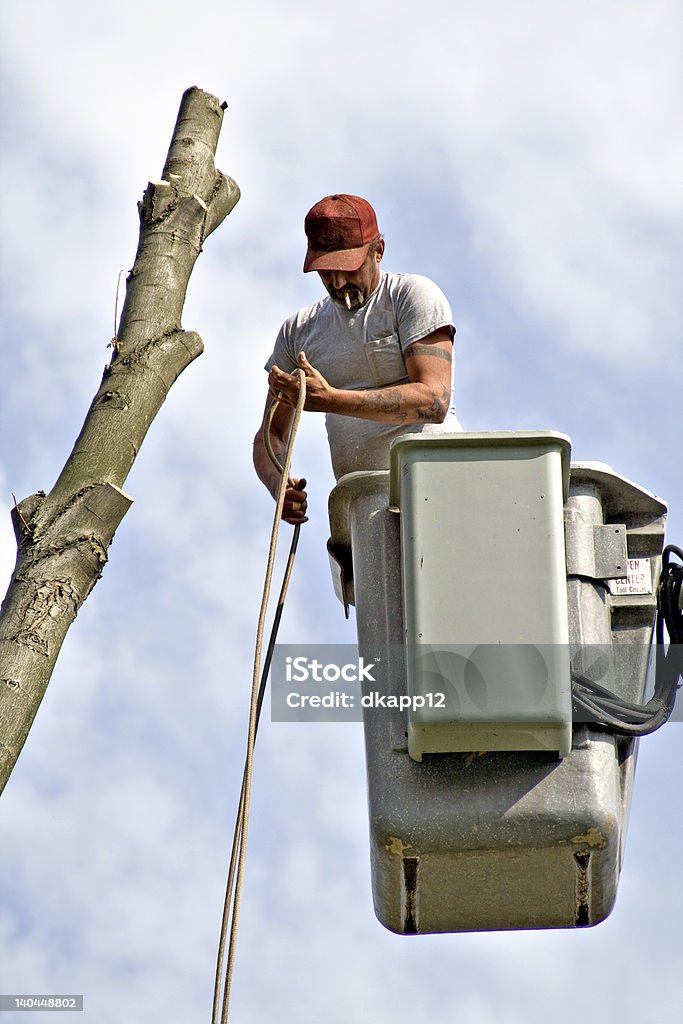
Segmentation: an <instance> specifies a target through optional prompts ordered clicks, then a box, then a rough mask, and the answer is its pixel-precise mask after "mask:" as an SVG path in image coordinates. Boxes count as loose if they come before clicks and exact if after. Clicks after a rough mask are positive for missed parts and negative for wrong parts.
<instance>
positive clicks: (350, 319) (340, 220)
mask: <svg viewBox="0 0 683 1024" xmlns="http://www.w3.org/2000/svg"><path fill="white" fill-rule="evenodd" d="M304 228H305V232H306V237H307V239H308V250H307V252H306V259H305V262H304V273H309V272H310V271H314V270H315V271H317V272H318V274H319V276H320V278H321V280H322V283H323V285H324V286H325V289H326V290H327V293H328V294H327V296H326V297H325V298H323V299H321V300H320V301H319V302H317V303H315V304H314V305H312V306H309V307H307V308H306V309H303V310H300V311H299V312H298V313H296V314H295V315H294V316H292V317H290V318H289V319H288V320H286V321H285V323H284V324H283V325H282V327H281V328H280V332H279V334H278V336H277V340H276V342H275V349H274V351H273V354H272V355H271V357H270V359H269V360H268V362H267V363H266V369H267V370H268V385H269V398H268V403H270V402H271V401H272V400H273V398H278V399H279V405H278V407H277V410H276V411H275V414H274V416H273V419H272V421H271V444H272V447H273V451H274V452H275V453H276V454H277V455H278V457H279V458H280V460H281V461H282V458H283V453H284V450H285V448H286V445H287V439H288V437H289V432H290V428H291V424H292V418H293V414H294V407H295V406H296V401H297V395H298V390H299V377H298V375H297V374H296V373H295V372H294V371H295V370H296V368H297V367H301V369H302V370H303V371H304V374H305V375H306V404H305V406H304V409H306V410H308V411H310V412H324V413H325V418H326V427H327V435H328V440H329V445H330V453H331V456H332V468H333V470H334V473H335V477H336V478H337V479H339V478H340V477H341V476H343V475H344V474H345V473H350V472H353V471H355V470H371V469H387V468H388V465H389V445H390V443H391V441H392V440H393V438H394V437H397V436H398V435H399V434H403V433H407V432H418V431H421V430H424V429H430V425H434V424H441V423H444V420H445V418H446V415H447V413H448V412H449V406H450V396H451V353H452V347H453V335H454V334H455V328H454V327H453V324H452V322H451V310H450V307H449V305H448V302H447V300H446V298H445V296H444V295H443V293H442V292H441V290H440V289H439V288H438V287H437V286H436V285H435V284H434V283H433V282H432V281H430V280H428V279H427V278H426V277H421V276H419V275H416V274H392V273H388V272H385V271H383V270H382V269H381V267H380V264H381V261H382V257H383V255H384V239H383V238H382V236H381V235H380V232H379V228H378V226H377V218H376V215H375V211H374V210H373V208H372V206H371V205H370V204H369V203H368V202H367V201H366V200H365V199H361V198H360V197H359V196H352V195H333V196H326V197H325V198H324V199H322V200H321V201H320V202H319V203H316V204H315V206H314V207H312V209H311V210H309V212H308V214H307V215H306V219H305V222H304ZM449 420H450V422H449V423H448V424H447V425H446V424H444V426H445V427H446V429H449V430H460V429H461V427H460V425H459V424H458V421H457V419H455V415H454V414H453V415H452V416H450V417H449ZM431 429H435V428H434V427H433V426H431ZM254 466H255V468H256V472H257V474H258V476H259V478H260V479H261V481H262V482H263V483H264V484H265V486H266V487H267V488H268V490H269V491H270V493H271V494H272V495H273V496H275V495H276V493H277V488H278V485H279V474H278V471H277V469H276V468H275V467H274V466H273V464H272V462H271V461H270V459H269V458H268V455H267V453H266V450H265V445H264V440H263V425H262V426H261V429H260V430H259V431H258V433H257V434H256V437H255V439H254ZM305 487H306V481H305V480H303V479H302V480H296V481H294V482H293V486H290V487H288V488H287V492H286V495H285V504H284V509H283V513H282V518H283V519H284V520H285V521H286V522H288V523H293V524H294V523H302V522H306V500H307V496H306V490H305Z"/></svg>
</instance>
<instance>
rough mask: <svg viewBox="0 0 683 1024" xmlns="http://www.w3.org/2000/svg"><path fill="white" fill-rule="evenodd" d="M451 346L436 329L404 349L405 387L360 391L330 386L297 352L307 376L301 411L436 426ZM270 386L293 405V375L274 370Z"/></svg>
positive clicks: (446, 390) (446, 394)
mask: <svg viewBox="0 0 683 1024" xmlns="http://www.w3.org/2000/svg"><path fill="white" fill-rule="evenodd" d="M452 347H453V346H452V332H451V329H450V328H449V327H442V328H439V330H437V331H434V332H433V333H432V334H429V335H427V337H425V338H421V339H420V340H419V341H416V342H413V344H412V345H409V346H408V347H407V348H406V350H405V353H404V356H405V361H406V369H407V371H408V376H409V378H410V381H409V383H406V384H392V385H390V386H389V387H384V388H373V389H369V390H363V391H360V390H358V391H350V390H346V389H344V388H333V387H332V386H331V385H330V384H328V382H327V381H326V380H325V378H324V377H323V376H322V374H320V373H318V371H317V370H316V369H315V367H313V366H311V364H310V363H309V362H308V360H307V359H306V357H305V355H304V354H303V353H301V355H300V356H299V365H300V366H301V367H302V369H303V370H304V372H305V374H306V404H305V406H304V408H305V409H306V410H308V411H309V412H332V413H338V414H339V415H342V416H355V417H357V418H359V419H367V420H375V421H377V422H380V423H397V424H401V423H420V422H425V423H441V422H442V421H443V420H444V418H445V416H446V413H447V412H448V406H449V402H450V393H451V352H452ZM269 383H270V390H271V394H276V393H278V392H281V393H282V394H283V395H284V399H285V401H286V402H288V403H289V405H295V404H296V398H297V393H298V387H299V384H298V379H297V378H296V377H294V376H292V375H291V374H287V373H284V372H283V371H282V370H280V369H278V367H275V366H274V367H273V369H272V370H271V371H270V376H269Z"/></svg>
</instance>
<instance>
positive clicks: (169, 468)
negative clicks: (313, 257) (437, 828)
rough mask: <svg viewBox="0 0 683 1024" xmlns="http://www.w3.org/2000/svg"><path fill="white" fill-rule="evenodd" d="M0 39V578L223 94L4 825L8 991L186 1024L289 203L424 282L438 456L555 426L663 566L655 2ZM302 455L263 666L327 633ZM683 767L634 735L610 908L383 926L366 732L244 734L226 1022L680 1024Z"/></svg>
mask: <svg viewBox="0 0 683 1024" xmlns="http://www.w3.org/2000/svg"><path fill="white" fill-rule="evenodd" d="M0 26H1V31H0V79H1V84H2V93H3V104H2V109H1V111H0V120H1V122H2V138H3V145H2V149H1V151H0V168H1V172H0V173H1V180H2V184H3V188H2V201H1V203H0V217H1V225H2V236H3V247H2V250H3V254H2V263H1V268H0V302H1V305H2V311H3V315H2V327H1V330H2V360H3V373H2V377H1V378H0V437H1V438H2V444H1V445H0V505H2V507H4V508H5V510H6V514H5V515H4V516H2V517H1V518H0V573H1V574H2V578H3V579H4V580H7V581H8V580H9V577H10V574H11V569H12V565H13V559H14V541H13V536H12V531H11V527H10V519H9V511H10V508H11V506H12V503H13V495H16V497H17V499H21V498H23V497H25V496H26V495H28V494H31V493H33V492H35V491H37V490H39V489H45V490H47V489H49V488H50V487H51V486H52V484H53V482H54V480H55V479H56V477H57V475H58V473H59V471H60V469H61V467H62V465H63V463H64V461H65V460H66V458H67V456H68V454H69V452H70V450H71V446H72V444H73V441H74V440H75V437H76V436H77V434H78V431H79V429H80V425H81V423H82V420H83V417H84V415H85V412H86V411H87V408H88V405H89V403H90V400H91V398H92V396H93V394H94V393H95V391H96V389H97V387H98V384H99V380H100V377H101V372H102V368H103V366H104V365H105V363H106V362H108V360H109V356H110V350H109V349H108V348H107V343H108V341H109V339H110V338H111V337H112V334H113V330H114V308H115V296H116V288H117V280H118V277H119V273H120V272H121V271H124V272H125V271H127V270H128V269H129V268H130V267H131V265H132V262H133V259H134V254H135V247H136V242H137V211H136V203H137V201H138V200H139V198H140V197H141V195H142V192H143V190H144V188H145V186H146V183H147V182H148V181H149V180H153V179H156V178H158V177H159V175H160V173H161V168H162V167H163V163H164V160H165V156H166V151H167V148H168V143H169V141H170V137H171V132H172V129H173V124H174V121H175V116H176V112H177V108H178V105H179V102H180V98H181V95H182V93H183V91H184V90H185V89H186V88H187V87H188V86H190V85H198V86H200V87H201V88H202V89H205V90H206V91H207V92H210V93H213V94H214V95H216V96H218V97H219V98H220V99H221V100H225V101H226V102H227V103H228V109H227V111H226V114H225V118H224V122H223V129H222V134H221V138H220V142H219V146H218V153H217V158H216V162H217V166H219V167H220V168H221V169H222V170H223V171H224V172H225V173H227V174H229V175H231V176H232V177H233V178H235V179H236V180H237V182H238V183H239V185H240V187H241V190H242V199H241V201H240V203H239V205H238V206H237V207H236V209H235V210H234V212H233V213H232V214H231V215H230V217H229V218H228V220H227V221H226V222H225V223H224V224H223V225H222V226H221V228H220V229H219V230H218V231H217V232H216V233H215V234H214V235H212V236H211V237H210V238H209V239H208V240H207V243H206V246H205V251H204V252H203V253H202V255H201V258H200V259H199V261H198V263H197V265H196V267H195V270H194V274H193V277H192V280H191V283H190V287H189V290H188V296H187V301H186V304H185V310H184V317H183V323H184V326H185V328H186V329H192V330H196V331H198V332H199V333H200V334H201V335H202V337H203V339H204V342H205V346H206V350H205V353H204V355H203V356H202V357H201V358H200V359H199V360H197V361H196V362H195V363H194V364H193V365H192V366H191V367H190V368H189V369H188V370H187V371H186V372H185V373H184V374H183V376H182V377H181V378H180V379H179V381H178V382H177V383H176V385H175V386H174V388H173V389H172V392H171V394H170V396H169V398H168V400H167V402H166V404H165V406H164V407H163V408H162V410H161V412H160V414H159V416H158V417H157V419H156V421H155V422H154V424H153V426H152V429H151V430H150V433H149V435H148V436H147V439H146V440H145V443H144V446H143V448H142V450H141V452H140V455H139V457H138V460H137V462H136V464H135V466H134V468H133V470H132V472H131V474H130V476H129V478H128V481H127V483H126V485H125V489H126V491H127V492H128V493H129V494H130V495H131V496H132V497H133V498H134V499H135V503H134V505H133V506H132V508H131V510H130V511H129V512H128V514H127V516H126V518H125V519H124V521H123V523H122V524H121V526H120V528H119V530H118V531H117V534H116V537H115V540H114V543H113V545H112V547H111V550H110V561H109V564H108V565H107V567H106V569H105V571H104V575H103V578H102V579H101V581H100V582H99V583H98V585H97V587H96V588H95V590H94V592H93V594H92V595H91V597H90V598H89V600H88V601H87V602H86V604H85V605H84V606H83V608H82V610H81V612H80V613H79V615H78V618H77V620H76V622H75V624H74V626H73V627H72V629H71V630H70V632H69V634H68V637H67V640H66V642H65V644H64V647H63V650H62V652H61V655H60V658H59V660H58V664H57V667H56V669H55V672H54V675H53V678H52V680H51V682H50V685H49V688H48V691H47V694H46V696H45V698H44V700H43V703H42V706H41V708H40V710H39V713H38V715H37V717H36V720H35V723H34V725H33V728H32V730H31V733H30V736H29V739H28V741H27V743H26V746H25V748H24V751H23V752H22V755H21V757H20V759H19V761H18V764H17V766H16V768H15V771H14V773H13V775H12V777H11V779H10V782H9V783H8V786H7V788H6V790H5V792H4V794H3V795H2V798H1V799H0V994H3V993H6V994H9V993H22V992H33V993H36V992H43V993H59V992H68V993H82V994H83V995H84V1000H85V1004H84V1005H85V1010H84V1013H83V1019H84V1020H91V1021H93V1022H97V1024H110V1022H114V1021H116V1022H118V1021H121V1020H126V1021H127V1022H129V1024H142V1022H145V1024H149V1021H155V1020H158V1021H164V1024H180V1022H183V1024H189V1022H192V1024H194V1022H197V1024H199V1022H203V1021H208V1020H210V1005H211V996H212V986H213V973H214V964H215V951H216V945H217V937H218V928H219V921H220V910H221V904H222V896H223V889H224V884H225V875H226V870H227V857H228V846H229V842H230V838H231V835H232V821H233V819H234V813H235V810H236V805H237V798H238V794H239V784H240V778H241V769H242V760H243V752H244V743H245V734H246V722H247V713H248V691H249V685H250V679H251V659H252V655H253V645H254V637H255V627H256V617H257V613H258V606H259V600H260V588H261V582H262V578H263V571H264V567H265V557H266V546H267V540H268V535H269V531H270V525H271V516H272V504H271V500H270V498H269V496H268V495H267V493H266V492H265V490H264V489H263V488H262V486H261V485H260V483H259V482H258V481H257V480H256V479H255V476H254V474H253V471H252V468H251V440H252V437H253V434H254V432H255V430H256V428H257V426H258V423H259V420H260V417H261V413H262V409H263V403H264V399H265V391H266V382H265V373H264V371H263V363H264V362H265V360H266V358H267V357H268V355H269V354H270V352H271V349H272V344H273V341H274V338H275V334H276V332H277V330H278V327H279V325H280V323H281V322H282V320H283V319H284V318H285V317H286V316H288V315H289V314H290V313H292V312H294V311H295V310H296V309H298V308H300V307H301V306H304V305H307V304H308V303H310V302H313V301H314V300H315V299H317V298H318V297H319V295H320V293H321V286H320V282H319V281H318V280H317V278H316V277H315V275H306V276H304V275H303V274H302V272H301V265H302V261H303V254H304V235H303V217H304V214H305V212H306V211H307V209H308V208H309V207H310V206H311V205H312V204H313V203H314V202H316V201H317V200H318V199H319V198H321V197H322V196H323V195H326V194H329V193H333V192H338V191H341V192H350V193H355V194H360V195H363V196H367V198H368V199H370V200H371V202H372V203H373V205H374V206H375V208H376V210H377V213H378V218H379V222H380V227H381V229H382V231H383V233H384V235H385V237H386V254H385V258H384V265H385V267H386V268H387V269H390V270H395V271H409V272H414V273H421V274H426V275H427V276H429V277H431V278H432V279H433V280H435V281H436V282H437V283H438V284H439V285H440V286H441V287H442V288H443V290H444V291H445V293H446V294H447V296H448V298H449V300H450V302H451V305H452V307H453V310H454V317H455V322H456V325H457V343H456V363H455V396H456V404H457V410H458V415H459V418H460V420H461V421H462V423H463V425H464V427H465V429H466V430H475V431H479V430H484V431H489V430H526V429H545V428H548V429H554V430H559V431H562V432H563V433H566V434H568V435H569V436H570V437H571V439H572V444H573V450H572V453H573V454H572V457H573V458H574V459H575V460H577V461H579V460H580V461H584V460H597V461H601V462H605V463H607V464H609V465H611V466H613V467H614V469H615V470H616V471H617V472H619V473H621V474H623V475H624V476H626V477H628V478H630V479H632V480H634V481H636V482H637V483H638V484H640V485H641V486H643V487H645V488H647V489H648V490H650V491H652V492H654V493H656V494H658V495H660V496H661V497H662V498H663V499H664V500H665V501H666V502H668V504H669V507H670V514H669V520H668V531H667V535H668V539H669V541H670V542H673V543H677V544H679V545H681V544H683V483H682V482H681V475H680V469H679V463H680V457H679V452H678V446H677V440H678V437H679V434H680V408H681V401H680V394H681V391H682V385H683V370H682V366H681V359H680V355H679V345H680V341H679V338H680V303H679V291H680V285H679V282H678V276H679V273H678V272H677V271H676V269H675V268H676V266H679V264H680V256H681V213H682V212H683V211H682V206H683V200H682V194H681V188H680V181H681V172H682V171H683V142H682V141H681V140H682V139H683V133H682V132H681V127H682V125H681V119H682V114H681V111H682V110H683V102H682V101H683V96H682V91H683V90H682V72H681V64H680V51H681V43H682V42H683V40H682V38H681V35H682V29H683V11H682V9H681V6H680V4H678V3H677V2H676V0H648V2H647V3H646V2H644V0H591V2H586V0H576V2H574V3H572V4H560V3H555V2H551V0H546V2H543V0H517V2H516V3H514V4H511V3H505V2H504V0H481V2H479V3H477V4H473V3H468V2H465V0H424V2H423V3H421V4H419V5H412V4H411V5H408V4H407V3H405V2H404V0H398V2H397V0H394V2H393V3H389V2H387V0H376V2H375V3H374V4H372V5H369V4H362V3H359V2H358V0H347V3H346V4H345V5H343V7H341V8H340V7H338V6H333V7H331V8H327V7H326V6H325V5H321V4H316V3H313V2H310V0H302V2H298V3H296V2H293V3H290V4H287V5H284V4H278V3H276V2H274V0H270V2H264V0H250V2H249V3H245V2H233V3H228V4H225V3H223V4H217V3H214V2H210V0H195V3H193V4H192V5H191V6H188V5H186V4H181V3H178V2H177V0H166V2H165V3H163V4H161V3H158V2H157V0H136V2H132V0H119V2H118V3H117V4H115V5H112V4H106V5H105V4H100V3H93V2H92V0H89V2H85V0H62V2H61V3H60V4H55V3H51V2H49V0H34V2H33V3H31V4H26V3H24V2H23V0H5V2H4V3H3V4H2V6H1V8H0ZM294 468H295V471H296V473H297V474H298V475H300V476H305V477H306V478H307V479H308V481H309V495H310V521H309V523H308V524H307V525H306V526H305V528H304V531H303V535H302V540H301V545H300V553H299V556H298V562H297V566H296V569H295V578H294V581H293V583H292V587H291V591H290V596H289V598H288V606H287V609H286V613H285V616H284V619H283V625H282V630H281V640H282V641H283V642H288V643H295V644H299V643H308V642H316V643H352V642H353V641H354V639H355V632H354V625H353V622H352V621H351V622H350V623H346V622H345V620H344V617H343V611H342V608H341V605H339V603H338V602H337V601H336V599H335V597H334V595H333V592H332V587H331V582H330V577H329V571H328V566H327V556H326V553H325V541H326V539H327V536H328V524H327V513H326V503H327V495H328V493H329V490H330V489H331V487H332V485H333V477H332V474H331V470H330V467H329V457H328V454H327V450H326V443H325V438H324V430H323V424H322V422H321V419H320V417H319V416H317V415H316V414H308V415H306V416H304V421H303V425H302V428H301V430H300V433H299V437H298V440H297V448H296V452H295V458H294ZM3 589H4V587H3ZM679 743H680V726H678V725H675V724H671V725H669V726H667V727H665V728H664V729H663V730H661V731H660V732H659V733H657V734H655V735H654V736H652V737H649V738H647V739H645V740H643V742H642V743H641V747H640V753H639V762H638V770H637V775H636V782H635V791H634V798H633V807H632V814H631V821H630V827H629V836H628V843H627V847H626V856H625V862H624V868H623V872H622V877H621V881H620V887H619V894H618V898H617V904H616V907H615V909H614V911H613V913H612V915H611V916H610V917H609V918H608V919H607V920H606V921H605V922H603V923H602V924H600V925H598V926H597V927H595V928H593V929H582V930H578V931H555V932H541V931H529V932H519V933H502V932H500V933H490V934H486V933H479V934H477V933H473V934H460V935H439V936H419V937H400V936H396V935H393V934H391V933H389V932H388V931H386V930H385V929H384V928H383V927H382V926H381V925H380V924H379V923H378V922H377V920H376V919H375V917H374V914H373V910H372V900H371V892H370V872H369V854H368V835H367V811H366V795H365V768H364V751H363V740H362V734H361V727H360V726H359V725H358V724H355V725H354V724H327V725H321V724H318V725H306V724H302V723H299V724H291V723H272V722H270V721H269V720H268V718H267V716H266V718H265V719H264V721H263V725H262V728H261V731H260V734H259V741H258V747H257V756H256V767H255V778H254V791H253V807H252V819H251V830H250V839H249V849H248V861H247V864H248V867H247V874H246V879H245V890H244V894H243V903H242V913H241V921H240V934H239V941H238V958H237V964H236V969H235V982H234V991H233V1001H232V1010H231V1020H232V1019H234V1020H235V1021H240V1022H243V1024H252V1022H257V1021H259V1022H260V1021H263V1020H266V1019H278V1020H283V1021H292V1022H294V1021H296V1022H297V1024H314V1022H316V1024H317V1022H319V1021H321V1020H325V1021H327V1022H329V1024H341V1022H347V1021H349V1020H354V1021H356V1020H362V1021H365V1020H368V1021H370V1020H372V1021H390V1020H394V1019H396V1018H397V1017H399V1016H405V1017H406V1018H410V1019H411V1020H412V1021H414V1022H415V1024H427V1022H429V1024H433V1022H441V1021H444V1022H446V1021H453V1020H465V1019H467V1020H471V1021H476V1022H477V1024H489V1022H493V1021H496V1022H497V1024H521V1022H522V1021H523V1022H524V1024H537V1022H538V1024H540V1022H542V1021H543V1022H545V1021H547V1020H548V1019H550V1018H552V1019H553V1020H555V1021H556V1022H558V1024H568V1022H569V1021H573V1020H574V1019H575V1015H576V1012H577V1010H578V1011H579V1012H580V1013H582V1014H584V1015H588V1016H589V1018H590V1019H596V1020H597V1019H603V1020H607V1021H609V1020H616V1019H619V1020H623V1021H626V1022H629V1021H636V1020H638V1021H639V1022H642V1024H649V1022H655V1021H656V1022H659V1021H661V1020H666V1019H675V1017H676V1016H677V1013H678V1008H679V1006H680V995H679V992H678V986H677V976H678V969H677V968H678V945H679V941H678V940H679V929H678V922H679V921H680V919H681V915H682V913H683V895H682V893H683V888H682V887H681V885H680V877H679V867H678V865H679V864H680V863H681V859H682V856H683V825H682V824H681V811H682V810H683V799H682V798H681V794H680V791H679V787H678V786H677V785H676V783H675V779H676V778H677V775H678V765H679V760H680V758H679V746H678V745H679ZM8 1019H9V1014H8ZM21 1019H22V1020H23V1019H24V1018H23V1017H22V1018H21Z"/></svg>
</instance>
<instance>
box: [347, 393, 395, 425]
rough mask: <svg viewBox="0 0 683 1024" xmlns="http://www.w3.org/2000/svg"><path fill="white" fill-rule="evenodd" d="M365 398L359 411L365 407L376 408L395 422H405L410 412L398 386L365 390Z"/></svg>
mask: <svg viewBox="0 0 683 1024" xmlns="http://www.w3.org/2000/svg"><path fill="white" fill-rule="evenodd" d="M363 395H364V397H363V399H362V400H361V401H360V402H358V404H357V406H356V408H357V410H358V411H359V412H362V411H363V410H365V409H368V407H369V408H371V409H376V410H377V411H378V412H382V413H386V414H388V415H390V416H391V417H392V420H393V422H394V423H405V421H406V419H407V418H408V414H407V412H406V411H405V409H404V402H403V396H402V395H401V392H400V391H399V389H398V388H382V389H380V390H378V391H365V392H363Z"/></svg>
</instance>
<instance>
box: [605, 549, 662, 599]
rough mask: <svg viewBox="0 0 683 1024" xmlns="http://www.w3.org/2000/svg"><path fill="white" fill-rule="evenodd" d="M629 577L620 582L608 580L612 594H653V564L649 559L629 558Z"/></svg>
mask: <svg viewBox="0 0 683 1024" xmlns="http://www.w3.org/2000/svg"><path fill="white" fill-rule="evenodd" d="M626 572H627V575H626V576H624V577H623V578H622V579H619V580H608V586H609V589H610V593H612V594H618V595H621V594H651V593H652V563H651V560H650V559H649V558H629V560H628V562H627V563H626Z"/></svg>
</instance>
